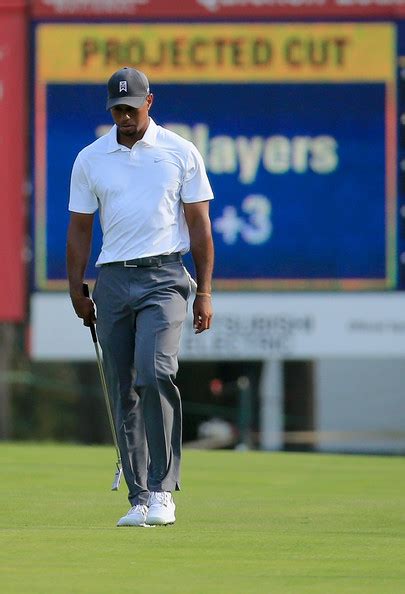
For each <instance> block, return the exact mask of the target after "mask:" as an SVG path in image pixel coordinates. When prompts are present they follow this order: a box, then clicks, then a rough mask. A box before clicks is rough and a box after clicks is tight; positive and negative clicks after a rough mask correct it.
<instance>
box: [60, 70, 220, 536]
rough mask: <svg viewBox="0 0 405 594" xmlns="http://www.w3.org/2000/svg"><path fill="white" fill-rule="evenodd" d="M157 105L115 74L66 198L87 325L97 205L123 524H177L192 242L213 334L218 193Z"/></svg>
mask: <svg viewBox="0 0 405 594" xmlns="http://www.w3.org/2000/svg"><path fill="white" fill-rule="evenodd" d="M152 102H153V95H152V94H151V93H150V91H149V83H148V80H147V78H146V76H145V74H143V73H142V72H140V71H138V70H135V69H134V68H123V69H121V70H119V71H118V72H115V73H114V74H113V75H112V76H111V78H110V80H109V81H108V100H107V110H110V112H111V115H112V118H113V120H114V126H113V127H112V129H111V131H110V132H108V134H106V135H105V136H102V137H101V138H99V139H98V140H96V141H95V142H93V143H92V144H90V145H89V146H87V147H85V148H84V149H83V150H82V151H81V152H80V153H79V154H78V156H77V158H76V160H75V163H74V165H73V171H72V179H71V190H70V201H69V210H70V211H71V215H70V224H69V230H68V243H67V268H68V277H69V287H70V296H71V299H72V303H73V307H74V309H75V311H76V313H77V315H78V316H79V318H82V319H83V323H84V324H85V325H86V326H89V325H90V324H91V323H92V322H95V320H96V316H95V308H94V304H93V301H92V300H91V299H89V298H87V297H85V296H84V295H83V291H82V283H83V279H84V275H85V270H86V266H87V263H88V259H89V254H90V249H91V238H92V227H93V219H94V214H95V211H96V210H97V209H99V216H100V222H101V228H102V232H103V244H102V249H101V253H100V255H99V257H98V260H97V263H96V266H97V267H99V274H98V278H97V282H96V286H95V289H94V292H93V299H94V302H95V304H96V306H97V332H98V336H99V340H100V344H101V347H102V349H103V358H104V363H105V369H106V377H107V383H108V387H109V390H110V394H111V395H112V399H113V403H114V412H115V423H116V427H117V433H118V442H119V448H120V453H121V459H122V464H123V472H124V476H125V480H126V483H127V485H128V490H129V494H128V499H129V502H130V504H131V506H132V507H131V509H130V510H129V512H128V513H127V514H126V515H125V516H123V517H122V518H121V519H120V520H119V521H118V526H144V525H145V524H146V525H155V524H161V525H164V524H172V523H174V521H175V504H174V501H173V498H172V492H173V491H176V490H178V489H179V488H180V484H179V481H180V479H179V472H180V457H181V431H182V418H181V402H180V394H179V391H178V388H177V387H176V385H175V384H174V379H175V376H176V372H177V368H178V363H177V353H178V349H179V341H180V333H181V327H182V324H183V321H184V319H185V316H186V306H187V299H188V297H189V294H190V284H189V278H188V276H187V273H186V271H185V269H184V267H183V264H182V260H181V256H182V254H184V253H185V252H187V251H189V249H191V254H192V257H193V261H194V266H195V271H196V280H197V293H196V297H195V300H194V304H193V323H194V328H195V332H196V333H197V334H198V333H201V332H203V331H204V330H208V329H209V328H210V324H211V318H212V306H211V278H212V269H213V259H214V254H213V243H212V235H211V224H210V219H209V201H210V200H211V199H212V198H213V195H212V190H211V187H210V184H209V181H208V178H207V175H206V171H205V168H204V163H203V160H202V158H201V155H200V154H199V152H198V151H197V149H196V148H195V146H194V145H193V144H192V143H190V142H188V141H187V140H185V139H183V138H181V137H180V136H178V135H177V134H175V133H173V132H171V131H169V130H166V129H165V128H162V127H161V126H158V125H156V124H155V122H154V121H153V120H152V118H150V117H149V110H150V108H151V106H152Z"/></svg>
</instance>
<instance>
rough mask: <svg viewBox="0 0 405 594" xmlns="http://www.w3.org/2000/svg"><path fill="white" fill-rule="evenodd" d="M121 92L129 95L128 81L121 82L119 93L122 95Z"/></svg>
mask: <svg viewBox="0 0 405 594" xmlns="http://www.w3.org/2000/svg"><path fill="white" fill-rule="evenodd" d="M121 91H125V92H126V93H128V86H127V81H126V80H120V90H119V93H121Z"/></svg>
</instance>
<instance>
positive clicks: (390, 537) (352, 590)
mask: <svg viewBox="0 0 405 594" xmlns="http://www.w3.org/2000/svg"><path fill="white" fill-rule="evenodd" d="M0 462H1V468H2V480H1V487H0V529H1V543H0V584H1V585H0V590H1V592H2V594H17V593H18V594H23V593H24V594H28V593H30V594H48V593H52V594H67V593H70V594H93V593H94V594H107V593H108V594H115V593H126V592H128V593H129V592H131V593H135V594H137V593H145V594H253V593H254V594H267V593H269V594H287V593H288V594H307V593H308V594H340V593H342V594H358V593H361V594H383V593H384V594H404V592H405V460H404V458H385V457H366V456H364V457H361V456H336V455H322V454H321V455H316V454H290V453H261V452H230V451H222V452H199V451H185V453H184V463H183V473H182V489H183V491H182V492H180V493H178V494H177V495H176V497H175V499H176V503H177V522H176V524H175V525H174V526H168V527H162V528H160V527H158V528H149V529H145V528H116V527H115V523H116V521H117V519H118V518H119V517H120V516H121V515H122V514H123V513H125V512H126V511H127V509H128V504H127V500H126V487H125V485H123V486H122V487H121V489H120V491H119V492H118V493H113V492H111V491H110V490H109V488H110V483H111V481H112V477H113V472H114V452H113V449H112V448H106V447H77V446H64V445H32V444H18V445H12V444H3V445H1V446H0Z"/></svg>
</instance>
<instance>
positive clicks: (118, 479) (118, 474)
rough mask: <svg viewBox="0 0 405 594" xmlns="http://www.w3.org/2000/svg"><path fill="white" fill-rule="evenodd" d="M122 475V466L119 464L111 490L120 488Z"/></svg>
mask: <svg viewBox="0 0 405 594" xmlns="http://www.w3.org/2000/svg"><path fill="white" fill-rule="evenodd" d="M121 476H122V468H121V467H120V466H118V465H117V470H116V471H115V474H114V480H113V484H112V486H111V491H118V489H119V488H120V482H121Z"/></svg>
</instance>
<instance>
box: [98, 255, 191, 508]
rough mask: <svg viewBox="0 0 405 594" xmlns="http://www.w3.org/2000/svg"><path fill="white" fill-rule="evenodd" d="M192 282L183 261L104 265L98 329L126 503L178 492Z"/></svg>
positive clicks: (99, 290) (101, 277) (99, 298)
mask: <svg viewBox="0 0 405 594" xmlns="http://www.w3.org/2000/svg"><path fill="white" fill-rule="evenodd" d="M189 293H190V284H189V280H188V277H187V274H186V271H185V269H184V267H183V265H182V263H181V262H170V263H163V264H162V266H161V267H157V266H155V267H147V268H146V267H142V268H124V266H123V265H122V264H119V263H117V264H112V265H111V264H110V265H108V266H102V267H101V269H100V272H99V275H98V279H97V283H96V287H95V290H94V293H93V298H94V301H95V303H96V306H97V332H98V336H99V340H100V345H101V348H102V350H103V359H104V364H105V371H106V378H107V383H108V387H109V390H110V395H111V398H112V400H113V407H114V418H115V424H116V428H117V436H118V443H119V448H120V452H121V459H122V465H123V472H124V476H125V480H126V483H127V485H128V489H129V494H128V499H129V501H130V503H131V505H137V504H144V503H146V502H147V500H148V496H149V491H175V490H179V489H180V485H179V473H180V457H181V432H182V413H181V402H180V394H179V390H178V388H177V387H176V386H175V384H174V379H175V377H176V373H177V369H178V362H177V354H178V349H179V342H180V334H181V328H182V324H183V322H184V319H185V316H186V308H187V299H188V297H189Z"/></svg>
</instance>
